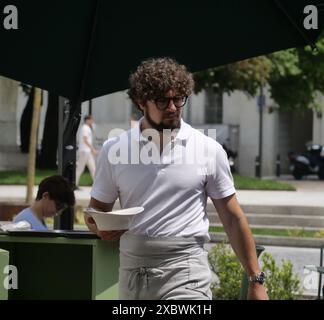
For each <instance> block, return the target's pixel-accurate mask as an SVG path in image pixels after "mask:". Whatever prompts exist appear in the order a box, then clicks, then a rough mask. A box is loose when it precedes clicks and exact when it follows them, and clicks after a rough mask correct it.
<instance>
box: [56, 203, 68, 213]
mask: <svg viewBox="0 0 324 320" xmlns="http://www.w3.org/2000/svg"><path fill="white" fill-rule="evenodd" d="M68 207H69V206H68V205H67V204H66V203H64V202H60V201H55V208H56V214H61V213H62V212H63V211H64V210H65V209H67V208H68Z"/></svg>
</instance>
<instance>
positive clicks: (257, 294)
mask: <svg viewBox="0 0 324 320" xmlns="http://www.w3.org/2000/svg"><path fill="white" fill-rule="evenodd" d="M247 299H248V300H269V297H268V294H267V291H266V289H265V287H264V285H262V284H261V283H258V282H256V283H250V284H249V289H248V295H247Z"/></svg>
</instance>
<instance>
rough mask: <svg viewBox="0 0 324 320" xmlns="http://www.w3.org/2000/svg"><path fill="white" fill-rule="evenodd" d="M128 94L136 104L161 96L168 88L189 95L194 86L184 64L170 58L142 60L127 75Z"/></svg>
mask: <svg viewBox="0 0 324 320" xmlns="http://www.w3.org/2000/svg"><path fill="white" fill-rule="evenodd" d="M129 84H130V89H129V90H128V92H127V93H128V95H129V97H130V98H131V99H132V101H133V103H134V104H135V105H136V106H137V107H139V106H138V101H147V100H150V99H155V98H158V97H163V96H164V95H165V94H166V93H167V92H168V91H169V90H174V91H176V92H177V94H179V95H183V96H189V95H190V94H191V93H192V91H193V88H194V80H193V76H192V74H191V73H190V72H188V70H187V68H186V66H184V65H181V64H179V63H178V62H177V61H175V60H173V59H171V58H151V59H148V60H144V61H143V62H142V63H141V64H140V65H139V66H138V67H137V70H136V71H135V72H134V73H132V74H131V75H130V77H129Z"/></svg>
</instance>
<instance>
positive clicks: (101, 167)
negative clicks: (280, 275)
mask: <svg viewBox="0 0 324 320" xmlns="http://www.w3.org/2000/svg"><path fill="white" fill-rule="evenodd" d="M129 82H130V89H129V91H128V94H129V96H130V98H131V99H132V101H133V102H134V104H136V106H137V107H138V108H139V109H140V110H141V111H142V113H143V118H142V119H140V121H139V122H138V125H137V126H135V127H134V128H132V129H131V130H129V131H128V132H126V133H125V134H122V135H120V136H119V137H118V138H115V139H110V140H108V141H106V142H105V144H104V146H103V148H102V150H101V153H100V155H99V159H98V169H97V174H96V177H95V180H94V184H93V188H92V191H91V201H90V207H93V208H95V209H97V210H101V211H111V210H112V208H113V205H114V203H115V201H116V200H117V199H118V198H119V200H120V204H121V206H122V208H129V207H137V206H142V207H144V212H142V213H140V214H138V215H135V217H134V218H133V220H132V222H131V224H130V227H129V230H127V232H125V231H126V230H113V231H98V229H97V227H96V225H95V223H94V220H93V219H92V218H91V217H90V216H87V215H86V217H85V218H86V223H87V225H88V227H89V229H90V230H92V231H94V232H96V233H97V234H98V235H99V236H100V237H101V238H102V239H104V240H110V241H113V240H119V239H120V269H119V296H120V299H157V300H159V299H166V300H169V299H205V300H206V299H211V290H210V283H211V271H210V269H209V265H208V258H207V252H206V251H205V250H204V243H205V242H206V241H209V239H210V238H209V234H208V229H209V221H208V217H207V208H206V207H207V197H210V198H211V199H212V201H213V203H214V206H215V208H216V209H217V212H218V214H219V216H220V219H221V221H222V222H223V225H224V228H225V230H226V232H227V234H228V237H229V239H230V242H231V244H232V246H233V248H234V250H235V252H236V253H237V255H238V257H239V259H240V261H241V263H242V265H243V267H244V268H245V271H246V272H247V274H248V275H249V279H250V286H249V293H248V298H250V299H267V294H266V292H265V289H264V287H263V285H262V284H263V274H262V273H261V272H260V267H259V265H258V261H257V257H256V250H255V244H254V240H253V237H252V234H251V231H250V229H249V226H248V223H247V219H246V217H245V215H244V213H243V212H242V210H241V208H240V206H239V204H238V202H237V199H236V196H235V188H234V184H233V179H232V176H231V172H230V168H229V163H228V160H227V156H226V153H225V151H224V149H223V148H222V146H221V145H220V144H219V143H217V142H216V141H215V140H214V139H212V138H209V137H207V136H205V135H204V134H203V133H201V132H199V131H198V130H195V129H194V128H192V127H191V126H190V125H189V124H187V123H185V122H184V121H183V120H182V119H181V116H182V112H183V108H184V106H185V104H186V101H187V98H188V96H190V94H191V93H192V91H193V88H194V81H193V77H192V74H191V73H189V72H188V71H187V69H186V67H185V66H183V65H180V64H179V63H177V62H176V61H174V60H173V59H170V58H158V59H149V60H146V61H143V62H142V63H141V65H140V66H139V67H138V68H137V70H136V71H135V72H134V73H132V74H131V76H130V78H129ZM116 148H117V149H118V148H119V149H120V150H121V152H120V153H125V154H127V156H126V159H128V160H129V159H130V161H128V162H126V163H125V162H123V163H120V162H118V161H117V162H116V161H115V160H116V157H117V156H116V155H115V154H114V153H113V150H116ZM206 151H207V154H208V156H207V157H202V155H203V154H204V153H205V152H206ZM129 154H131V157H129V156H128V155H129ZM135 154H137V155H140V157H139V161H138V162H136V163H135V162H134V161H133V160H134V159H135V158H136V157H133V156H134V155H135ZM124 160H125V159H124Z"/></svg>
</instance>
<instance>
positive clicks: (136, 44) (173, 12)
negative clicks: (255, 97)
mask: <svg viewBox="0 0 324 320" xmlns="http://www.w3.org/2000/svg"><path fill="white" fill-rule="evenodd" d="M8 4H10V5H15V6H16V7H17V9H18V30H6V29H5V28H4V27H3V26H2V23H1V22H2V21H1V20H2V19H1V13H2V12H3V8H4V7H5V6H6V5H8ZM307 5H316V6H317V8H318V20H319V28H318V29H317V30H307V29H305V28H304V25H303V23H304V19H305V17H306V16H307V15H306V14H305V13H304V7H305V6H307ZM323 9H324V0H307V1H306V0H262V1H260V0H204V1H196V0H195V1H194V0H187V1H174V0H172V1H171V0H164V1H159V2H158V1H145V0H142V1H128V2H126V1H107V0H106V1H105V0H78V1H66V0H55V1H49V0H47V1H44V0H28V1H26V0H10V1H7V0H6V1H4V0H0V41H1V50H0V74H1V75H3V76H6V77H9V78H12V79H15V80H18V81H22V82H25V83H27V84H31V85H34V86H37V87H40V88H42V89H46V90H48V91H50V92H51V93H53V94H58V95H61V96H64V97H67V98H70V99H71V100H74V101H84V100H88V99H91V98H95V97H98V96H101V95H104V94H108V93H111V92H115V91H118V90H122V89H126V88H127V81H128V76H129V73H130V71H132V70H134V69H135V68H136V66H137V65H138V64H139V63H140V61H141V60H143V59H145V58H148V57H161V56H171V57H173V58H175V59H176V60H178V61H179V62H180V63H183V64H186V65H187V66H188V67H189V69H190V70H191V71H198V70H202V69H206V68H209V67H215V66H218V65H222V64H227V63H230V62H234V61H238V60H242V59H245V58H249V57H253V56H258V55H261V54H266V53H270V52H273V51H277V50H280V49H286V48H290V47H296V46H303V45H306V44H312V43H314V42H315V40H316V38H317V37H318V35H319V33H320V30H321V28H322V27H323V25H324V24H323V20H324V17H323V15H324V11H323ZM4 17H5V14H3V15H2V18H4Z"/></svg>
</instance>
